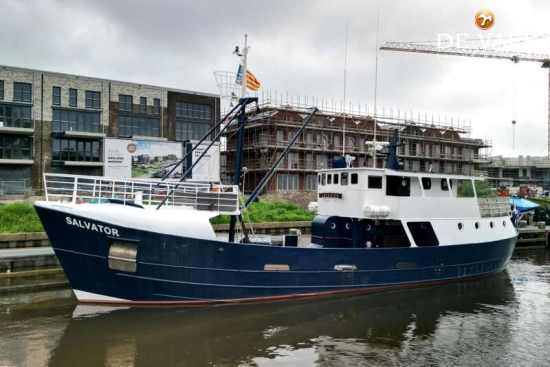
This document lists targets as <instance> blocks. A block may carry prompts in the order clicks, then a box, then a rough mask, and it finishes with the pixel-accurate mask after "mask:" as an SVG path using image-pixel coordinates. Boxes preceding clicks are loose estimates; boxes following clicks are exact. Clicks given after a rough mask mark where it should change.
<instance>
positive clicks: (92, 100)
mask: <svg viewBox="0 0 550 367" xmlns="http://www.w3.org/2000/svg"><path fill="white" fill-rule="evenodd" d="M100 101H101V92H95V91H91V90H87V91H86V104H85V106H86V108H95V109H99V108H100Z"/></svg>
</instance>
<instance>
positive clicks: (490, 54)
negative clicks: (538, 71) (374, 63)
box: [380, 42, 550, 157]
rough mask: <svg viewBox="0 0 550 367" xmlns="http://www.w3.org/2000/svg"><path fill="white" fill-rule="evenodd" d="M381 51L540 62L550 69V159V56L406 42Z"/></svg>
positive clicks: (548, 145)
mask: <svg viewBox="0 0 550 367" xmlns="http://www.w3.org/2000/svg"><path fill="white" fill-rule="evenodd" d="M380 49H381V50H386V51H401V52H415V53H424V54H436V55H452V56H466V57H480V58H485V59H504V60H510V61H512V62H514V63H518V62H520V61H535V62H540V63H541V67H543V68H547V69H548V72H549V74H548V127H547V128H548V133H547V137H548V141H547V147H548V157H550V56H549V55H544V54H535V53H523V52H515V51H495V50H488V49H475V48H462V47H446V48H442V47H437V46H434V45H425V44H418V43H406V42H386V43H385V44H384V45H382V47H380Z"/></svg>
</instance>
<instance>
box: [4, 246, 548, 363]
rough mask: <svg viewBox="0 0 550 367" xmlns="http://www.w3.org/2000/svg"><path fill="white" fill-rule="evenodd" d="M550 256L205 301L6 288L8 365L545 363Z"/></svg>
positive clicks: (522, 255) (535, 255) (531, 255)
mask: <svg viewBox="0 0 550 367" xmlns="http://www.w3.org/2000/svg"><path fill="white" fill-rule="evenodd" d="M549 296H550V260H549V253H548V252H546V251H544V250H543V251H529V252H518V253H516V255H515V256H514V258H513V259H512V262H511V263H510V264H509V265H508V268H507V271H506V272H503V273H500V274H498V275H496V276H492V277H489V278H486V279H483V280H478V281H472V282H466V283H460V284H450V285H445V286H438V287H429V288H423V289H416V290H404V291H396V292H388V293H380V294H371V295H365V296H357V297H342V298H323V299H315V300H302V301H287V302H284V303H271V304H258V305H232V306H214V307H202V308H164V309H155V308H135V309H131V308H128V309H116V308H110V307H97V306H94V307H92V306H77V305H76V302H75V299H74V297H73V296H72V293H71V291H70V290H60V291H49V292H41V293H32V294H18V295H3V296H1V297H0V365H1V366H3V365H8V366H43V365H51V366H297V365H299V366H323V367H325V366H404V365H406V366H477V367H479V366H544V365H549V364H550V348H549V347H548V346H549V345H550V297H549Z"/></svg>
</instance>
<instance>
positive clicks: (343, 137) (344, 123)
mask: <svg viewBox="0 0 550 367" xmlns="http://www.w3.org/2000/svg"><path fill="white" fill-rule="evenodd" d="M376 48H378V47H376ZM347 67H348V22H347V21H346V42H345V46H344V110H343V113H344V120H343V122H342V126H343V132H344V133H343V136H342V156H343V157H345V156H346V72H347Z"/></svg>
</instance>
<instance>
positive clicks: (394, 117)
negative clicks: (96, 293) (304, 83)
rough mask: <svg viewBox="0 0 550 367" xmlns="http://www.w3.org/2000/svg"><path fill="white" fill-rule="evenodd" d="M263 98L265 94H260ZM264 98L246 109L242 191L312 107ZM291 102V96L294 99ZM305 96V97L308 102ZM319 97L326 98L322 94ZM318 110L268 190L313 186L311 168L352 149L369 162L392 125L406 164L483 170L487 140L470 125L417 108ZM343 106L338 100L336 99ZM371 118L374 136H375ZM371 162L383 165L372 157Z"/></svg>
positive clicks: (231, 147) (229, 147) (228, 167)
mask: <svg viewBox="0 0 550 367" xmlns="http://www.w3.org/2000/svg"><path fill="white" fill-rule="evenodd" d="M264 97H265V96H264ZM267 97H268V98H265V99H264V100H263V102H262V103H261V104H260V105H259V106H258V108H257V109H256V108H252V109H249V110H248V112H247V114H248V123H247V125H246V126H245V135H244V136H245V138H244V139H245V140H244V152H243V167H246V172H244V174H245V175H246V179H245V187H244V188H243V190H244V191H245V192H250V191H251V190H252V188H254V187H255V185H256V184H257V183H258V182H259V180H260V179H261V177H263V175H264V174H265V172H267V170H268V169H269V167H271V165H272V164H273V163H274V162H275V161H276V159H277V158H278V155H279V154H281V152H282V150H283V149H284V148H285V147H286V146H287V144H288V142H289V141H290V140H291V139H292V137H293V136H294V134H295V133H296V132H297V131H298V129H299V128H300V126H301V125H302V123H303V120H304V119H305V118H306V117H307V116H308V115H309V112H310V110H311V108H312V106H311V105H309V104H308V103H309V100H307V99H306V100H305V101H302V100H300V101H298V102H297V103H287V102H288V101H285V102H281V101H280V100H273V99H270V98H269V97H270V96H269V95H267ZM291 102H294V101H293V100H291ZM306 102H307V103H306ZM321 102H323V101H321ZM320 106H322V107H321V108H320V111H319V112H318V113H317V114H316V116H315V117H314V118H313V120H312V121H311V122H310V124H309V125H308V127H307V128H306V130H305V131H304V133H303V134H302V136H301V137H300V138H299V139H298V140H297V141H296V142H295V144H294V145H293V147H292V149H291V150H290V152H289V154H288V155H287V157H286V158H285V159H284V160H283V161H282V162H281V163H280V164H279V166H278V167H277V172H276V173H277V174H276V175H275V177H274V179H273V180H271V182H270V183H269V184H268V185H267V190H268V191H272V190H306V191H308V190H315V189H316V178H315V174H316V173H315V171H316V170H317V169H320V168H326V167H329V166H330V160H331V159H333V158H336V157H339V156H342V155H345V154H349V155H351V156H355V157H356V158H357V159H356V160H355V161H354V162H353V164H354V166H356V167H360V166H369V167H373V166H374V161H373V150H372V148H370V146H372V145H375V144H376V143H377V142H389V140H390V137H391V133H392V131H393V130H394V129H397V130H398V132H399V139H400V142H401V143H403V144H404V146H401V147H399V149H398V156H399V157H400V159H401V160H402V161H403V163H404V165H405V169H406V170H408V171H418V172H427V171H428V170H429V169H430V167H431V168H432V170H433V171H434V172H446V173H453V174H467V175H472V174H476V173H482V172H484V167H485V165H487V164H489V163H490V148H491V145H492V142H491V141H488V140H483V139H472V138H470V133H471V127H470V125H469V124H466V123H465V120H463V123H462V124H458V123H457V124H455V123H454V120H452V121H451V123H450V124H449V123H445V122H440V121H439V119H438V121H437V122H436V121H435V120H434V119H433V117H432V119H428V117H427V114H425V118H424V119H423V118H422V116H421V115H420V114H418V115H417V118H414V119H413V118H412V116H410V114H403V115H401V113H400V111H399V110H398V111H399V113H397V114H396V113H394V112H393V110H391V109H390V110H389V111H388V112H389V113H387V114H385V113H384V112H385V111H379V110H377V113H376V115H375V114H374V111H369V109H368V108H365V109H363V111H362V112H361V111H360V109H345V110H344V109H340V107H339V106H336V107H334V108H333V106H327V105H324V106H323V104H322V103H321V104H320ZM341 107H343V106H341ZM375 121H376V135H375ZM236 131H237V126H236V125H234V126H230V127H229V128H228V133H227V135H226V141H227V142H226V152H225V153H224V154H225V167H222V177H224V178H225V180H228V182H229V180H230V179H231V176H232V174H233V172H232V169H233V167H234V158H233V154H232V153H233V152H234V151H235V149H236V145H237V141H236ZM376 166H377V167H379V168H381V167H382V166H383V159H382V157H381V156H380V157H377V159H376Z"/></svg>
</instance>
